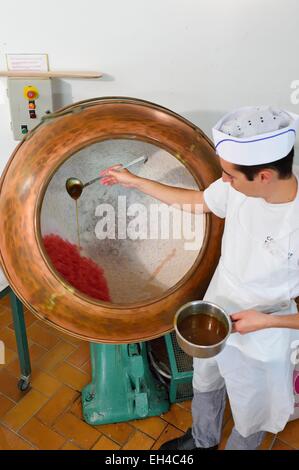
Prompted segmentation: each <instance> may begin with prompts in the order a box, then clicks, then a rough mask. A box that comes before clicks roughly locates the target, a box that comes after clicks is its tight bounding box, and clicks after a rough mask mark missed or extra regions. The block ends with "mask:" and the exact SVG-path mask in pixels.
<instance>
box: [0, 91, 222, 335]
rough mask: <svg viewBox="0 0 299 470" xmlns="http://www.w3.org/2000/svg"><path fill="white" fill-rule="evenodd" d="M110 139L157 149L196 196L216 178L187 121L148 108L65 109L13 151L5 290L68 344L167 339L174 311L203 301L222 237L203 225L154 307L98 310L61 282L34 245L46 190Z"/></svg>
mask: <svg viewBox="0 0 299 470" xmlns="http://www.w3.org/2000/svg"><path fill="white" fill-rule="evenodd" d="M60 114H61V115H60ZM82 131H84V132H82ZM117 138H126V139H128V138H131V139H138V140H143V141H146V142H149V143H153V144H155V145H157V146H159V147H162V148H164V149H165V150H167V151H168V152H169V153H171V154H172V155H173V156H174V157H175V158H177V159H179V160H180V161H181V162H182V163H183V164H184V165H185V166H186V167H187V169H188V170H189V171H190V172H191V173H192V175H193V177H194V178H195V180H196V181H197V182H198V184H199V186H200V187H202V188H205V187H207V186H209V184H210V183H211V182H212V181H214V180H215V179H217V178H218V177H219V176H220V174H221V173H220V166H219V163H218V159H217V158H216V157H215V152H214V148H213V146H212V144H211V142H210V140H209V139H208V138H207V137H206V136H205V135H204V134H203V132H202V131H201V130H200V129H198V128H197V127H196V126H194V125H193V124H191V123H190V122H189V121H187V120H185V119H184V118H182V117H181V116H178V115H177V114H175V113H173V112H172V111H169V110H167V109H165V108H163V107H161V106H158V105H156V104H153V103H149V102H145V101H142V100H135V99H133V98H118V97H115V98H113V97H112V98H103V99H94V100H89V101H86V102H81V103H77V104H75V105H71V106H69V107H67V108H64V109H63V110H61V111H60V113H58V117H56V118H53V119H48V120H46V121H45V122H44V123H43V124H42V125H40V126H38V128H36V130H34V131H33V132H32V133H30V134H29V136H28V138H26V139H24V141H23V142H21V144H20V145H19V146H18V147H17V148H16V150H15V152H14V153H13V155H12V157H11V158H10V160H9V162H8V164H7V166H6V168H5V170H4V173H3V175H2V178H1V182H0V196H1V197H0V210H1V215H2V217H1V220H0V256H1V263H2V266H3V269H4V272H5V274H6V276H7V278H8V280H9V283H10V285H11V286H12V288H13V289H14V291H15V292H16V294H17V295H18V296H19V298H20V299H21V300H22V302H23V303H24V304H25V305H26V306H27V307H28V308H29V309H30V310H31V311H32V312H33V313H35V314H36V315H37V316H38V317H39V318H40V319H42V320H44V321H46V322H47V323H49V324H51V325H52V326H54V327H56V328H58V329H60V330H62V331H65V332H67V333H69V334H71V335H73V336H77V337H79V338H82V339H85V340H89V341H93V342H103V343H129V342H135V341H144V340H149V339H152V338H156V337H159V336H161V335H163V334H165V333H167V332H169V331H171V330H172V329H173V317H174V314H175V312H176V311H177V310H178V308H179V307H180V306H181V305H182V304H184V303H186V302H187V301H189V300H194V299H199V298H202V296H203V294H204V292H205V290H206V288H207V286H208V283H209V281H210V278H211V276H212V273H213V271H214V269H215V266H216V264H217V261H218V258H219V249H220V240H221V235H222V229H223V223H222V221H221V220H220V219H219V218H217V217H215V216H213V215H209V216H208V217H207V224H206V227H207V228H206V233H205V239H204V243H203V246H202V249H201V252H200V253H199V256H198V257H197V259H196V262H195V263H194V265H193V266H192V268H191V269H190V270H189V271H188V273H186V275H185V276H184V277H183V278H182V279H181V280H180V282H179V283H177V284H176V285H175V286H173V287H172V288H171V289H170V290H168V291H167V292H166V293H165V294H164V295H163V296H161V297H159V298H157V299H153V300H151V301H147V302H145V303H138V304H134V305H132V304H130V305H118V304H117V305H113V304H107V303H103V302H102V303H100V302H97V301H93V300H92V299H90V298H88V297H87V296H85V295H83V294H82V293H80V292H78V291H76V290H75V289H74V288H73V287H72V286H70V285H69V284H68V283H67V282H65V281H64V280H63V279H62V278H61V277H60V276H59V275H58V274H57V273H56V271H55V270H54V269H53V268H52V266H51V263H50V262H49V260H48V257H47V255H46V254H45V252H44V248H43V243H42V240H41V233H40V209H41V205H42V200H43V197H44V194H45V191H46V188H47V186H48V183H49V181H50V180H51V178H52V175H53V174H54V173H55V172H56V171H57V169H58V168H59V167H60V165H62V164H63V162H64V161H65V160H66V159H67V158H69V157H70V156H71V155H73V154H74V153H75V152H77V151H78V150H80V149H82V148H84V147H86V146H88V145H91V144H92V143H95V142H99V141H101V140H106V139H117Z"/></svg>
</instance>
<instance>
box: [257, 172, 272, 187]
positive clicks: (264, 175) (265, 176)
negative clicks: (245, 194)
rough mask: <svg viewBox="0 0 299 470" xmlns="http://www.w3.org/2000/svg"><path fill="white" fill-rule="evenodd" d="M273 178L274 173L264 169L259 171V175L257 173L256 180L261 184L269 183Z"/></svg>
mask: <svg viewBox="0 0 299 470" xmlns="http://www.w3.org/2000/svg"><path fill="white" fill-rule="evenodd" d="M274 176H275V172H274V171H273V170H271V169H270V168H269V169H268V168H265V169H264V170H261V171H260V172H259V173H258V178H259V180H260V182H261V183H266V184H268V183H271V181H273V178H274Z"/></svg>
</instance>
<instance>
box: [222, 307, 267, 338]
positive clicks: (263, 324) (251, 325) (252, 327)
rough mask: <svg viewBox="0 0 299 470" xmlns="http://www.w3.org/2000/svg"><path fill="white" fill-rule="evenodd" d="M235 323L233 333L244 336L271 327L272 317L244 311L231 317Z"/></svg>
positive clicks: (255, 311) (252, 311)
mask: <svg viewBox="0 0 299 470" xmlns="http://www.w3.org/2000/svg"><path fill="white" fill-rule="evenodd" d="M231 319H232V321H233V332H237V333H240V334H241V335H244V334H245V333H251V332H252V331H258V330H262V329H264V328H269V327H270V322H269V320H270V315H267V314H266V313H261V312H258V311H257V310H242V311H241V312H238V313H233V314H232V315H231Z"/></svg>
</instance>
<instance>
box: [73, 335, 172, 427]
mask: <svg viewBox="0 0 299 470" xmlns="http://www.w3.org/2000/svg"><path fill="white" fill-rule="evenodd" d="M90 352H91V367H92V382H91V383H90V384H89V385H87V386H86V387H85V388H84V389H83V391H82V406H83V416H84V419H85V421H86V422H87V423H89V424H92V425H97V424H107V423H118V422H122V421H129V420H132V419H139V418H145V417H147V416H157V415H160V414H161V413H165V412H166V411H167V410H168V409H169V400H168V396H167V392H166V391H165V389H164V387H163V386H162V385H161V384H160V383H159V382H158V381H157V380H156V379H155V378H154V377H153V376H152V374H151V372H150V369H149V364H148V359H147V351H146V345H145V343H134V344H117V345H112V344H94V343H91V345H90Z"/></svg>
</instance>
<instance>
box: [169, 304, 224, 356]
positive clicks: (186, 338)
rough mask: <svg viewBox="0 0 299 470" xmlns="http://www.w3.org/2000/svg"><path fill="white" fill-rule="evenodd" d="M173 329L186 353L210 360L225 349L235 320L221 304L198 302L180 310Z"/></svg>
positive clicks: (184, 306) (186, 305)
mask: <svg viewBox="0 0 299 470" xmlns="http://www.w3.org/2000/svg"><path fill="white" fill-rule="evenodd" d="M174 328H175V332H176V337H177V341H178V344H179V346H180V347H181V348H182V350H183V351H185V353H186V354H188V355H189V356H192V357H199V358H208V357H213V356H216V354H218V353H220V351H222V349H223V348H224V345H225V343H226V340H227V338H228V337H229V335H230V334H231V331H232V321H231V319H230V316H229V315H228V314H227V313H226V312H225V310H223V308H221V307H219V306H218V305H216V304H214V303H212V302H206V301H202V300H195V301H193V302H188V303H187V304H185V305H183V306H182V307H181V308H180V309H179V310H178V311H177V313H176V315H175V319H174ZM201 343H202V344H201Z"/></svg>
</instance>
